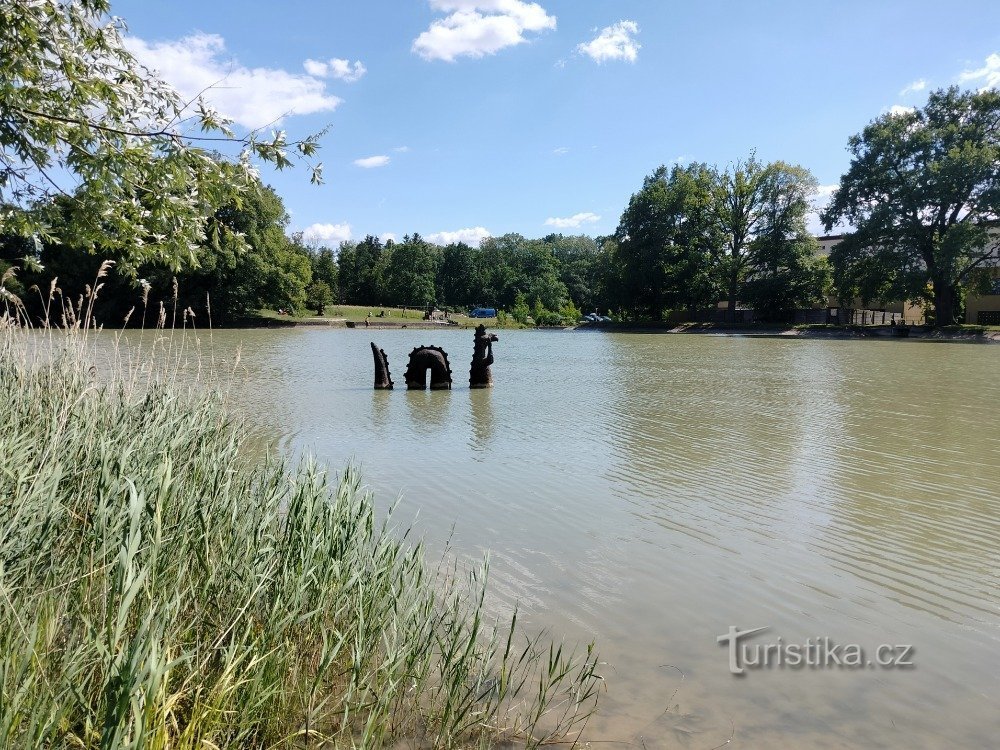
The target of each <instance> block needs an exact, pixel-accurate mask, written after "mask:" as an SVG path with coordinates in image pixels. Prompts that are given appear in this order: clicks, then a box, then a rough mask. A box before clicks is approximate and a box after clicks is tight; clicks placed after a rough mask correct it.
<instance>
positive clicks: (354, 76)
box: [302, 57, 368, 83]
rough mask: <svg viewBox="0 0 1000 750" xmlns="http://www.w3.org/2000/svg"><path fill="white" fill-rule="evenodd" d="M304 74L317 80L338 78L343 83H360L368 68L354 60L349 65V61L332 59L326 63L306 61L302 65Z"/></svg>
mask: <svg viewBox="0 0 1000 750" xmlns="http://www.w3.org/2000/svg"><path fill="white" fill-rule="evenodd" d="M302 67H304V68H305V69H306V73H308V74H309V75H311V76H316V77H317V78H338V79H340V80H341V81H344V82H345V83H354V82H356V81H360V80H361V77H362V76H363V75H364V74H365V73H367V72H368V68H366V67H365V66H364V64H363V63H362V62H361V61H360V60H355V61H354V64H353V65H352V64H351V61H350V60H341V59H340V58H337V57H334V58H332V59H330V60H328V61H327V62H321V61H319V60H306V61H305V62H304V63H302Z"/></svg>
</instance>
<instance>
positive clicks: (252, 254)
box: [23, 183, 312, 326]
mask: <svg viewBox="0 0 1000 750" xmlns="http://www.w3.org/2000/svg"><path fill="white" fill-rule="evenodd" d="M77 208H78V204H76V203H75V202H74V201H73V200H72V199H71V198H60V199H58V200H56V201H55V202H54V203H53V206H52V211H51V212H50V216H51V218H52V220H53V224H52V226H53V229H54V230H55V234H54V236H65V237H70V238H72V237H74V235H73V233H72V231H70V229H69V226H70V222H71V221H72V219H67V223H66V224H62V223H60V211H64V212H65V214H66V215H68V216H71V215H72V213H73V212H74V211H76V210H77ZM287 225H288V214H287V213H286V212H285V207H284V204H283V203H282V201H281V199H280V198H279V197H278V195H277V194H276V193H275V192H274V191H273V190H272V189H271V188H269V187H266V186H264V185H261V184H260V183H256V184H255V186H254V187H253V188H251V189H249V190H247V191H246V192H245V193H244V194H242V195H239V196H234V197H233V198H232V199H231V200H230V201H229V202H228V203H227V204H225V205H224V206H222V207H221V208H220V209H218V210H217V211H216V212H215V213H214V214H213V215H212V217H211V218H210V220H209V222H208V224H207V226H208V232H207V236H206V238H205V239H204V240H202V242H201V243H199V244H198V245H197V246H196V247H195V248H194V250H193V254H194V265H193V266H191V267H188V268H185V269H183V270H181V271H179V272H174V270H173V269H172V268H171V267H170V266H169V265H168V264H167V262H166V261H164V260H151V261H147V262H145V263H142V264H140V265H138V266H136V267H135V269H134V273H135V276H136V277H135V278H133V277H132V276H131V275H130V274H121V273H118V272H117V271H116V272H112V273H110V274H109V275H108V276H107V277H106V278H104V279H102V283H103V284H104V287H103V289H102V290H101V293H100V294H101V296H100V303H99V304H98V306H97V308H96V319H97V320H98V321H99V322H101V323H105V324H108V325H114V326H118V325H121V323H122V321H123V319H124V317H125V315H126V314H127V313H128V311H129V310H130V309H131V308H132V307H138V308H139V309H138V310H137V312H136V314H135V315H133V317H132V318H131V319H130V322H131V323H132V324H138V323H140V322H142V321H143V320H144V313H145V312H147V310H144V309H143V306H142V305H141V304H140V300H142V299H145V300H146V302H147V303H148V305H147V306H149V308H150V311H152V310H153V309H154V308H155V307H157V306H158V305H159V303H161V302H162V303H163V304H164V306H165V307H166V308H167V309H168V310H169V311H171V315H172V314H173V310H174V308H175V307H176V309H177V310H179V311H183V310H184V309H187V308H190V310H191V311H193V312H194V313H195V314H196V316H197V320H199V321H202V322H203V323H205V324H207V323H208V321H209V318H211V321H212V323H213V324H220V323H221V324H225V323H230V322H233V321H235V320H238V319H240V318H243V317H245V316H248V315H252V314H255V313H256V312H257V311H258V310H259V309H261V308H264V307H270V308H293V309H294V308H297V307H301V306H302V305H303V304H304V302H305V288H306V286H307V285H308V284H309V282H310V280H311V277H312V273H311V268H310V261H309V254H308V250H307V249H306V248H304V247H302V246H301V245H298V244H296V242H295V241H294V240H291V239H289V238H288V237H287V236H286V234H285V229H286V227H287ZM54 236H53V237H51V238H50V239H48V240H47V241H45V242H43V243H41V244H40V247H41V249H40V251H39V252H38V253H37V256H36V257H35V260H36V261H37V262H38V264H40V265H39V268H37V269H36V270H34V271H29V270H27V269H26V270H25V271H24V273H23V280H24V281H26V282H27V283H28V284H29V286H30V285H34V286H37V287H38V288H39V289H42V290H48V289H49V288H50V282H51V281H52V279H58V287H59V289H60V290H61V292H62V293H63V294H64V295H65V297H66V298H67V299H69V300H71V301H75V300H76V299H77V298H78V297H79V295H81V294H83V292H84V289H85V286H86V285H87V284H93V283H94V280H95V276H96V274H97V269H98V267H99V266H100V265H101V263H102V262H103V261H104V260H112V261H114V262H115V263H116V264H119V263H123V262H127V261H128V260H130V259H132V258H131V256H129V255H128V254H127V253H126V252H124V251H123V250H121V249H120V248H117V247H115V246H112V247H110V248H105V247H103V246H97V247H96V248H90V247H87V246H86V245H83V246H81V245H79V244H76V243H74V242H72V241H69V242H62V241H57V240H56V239H55V238H54ZM140 279H141V281H140ZM175 280H176V287H175ZM143 286H145V287H146V289H145V291H144V290H143ZM175 290H176V291H175ZM175 294H176V297H175ZM26 302H28V303H30V304H31V305H32V313H33V314H34V315H35V316H36V317H39V318H41V317H43V314H42V308H44V306H45V300H44V299H39V300H37V301H36V300H35V299H34V298H29V299H28V300H26ZM153 320H155V318H150V319H146V320H145V322H147V323H151V322H152V321H153Z"/></svg>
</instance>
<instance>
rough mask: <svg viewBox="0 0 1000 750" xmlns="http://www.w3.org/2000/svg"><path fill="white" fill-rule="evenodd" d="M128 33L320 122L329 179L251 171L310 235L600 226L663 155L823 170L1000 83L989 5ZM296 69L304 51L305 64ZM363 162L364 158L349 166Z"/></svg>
mask: <svg viewBox="0 0 1000 750" xmlns="http://www.w3.org/2000/svg"><path fill="white" fill-rule="evenodd" d="M113 11H114V12H115V13H116V14H118V15H121V16H123V17H124V18H125V19H126V20H127V22H128V24H129V28H130V37H131V42H130V44H132V45H133V48H134V49H135V50H136V51H137V53H139V54H140V57H142V59H143V60H144V61H146V62H148V63H149V64H151V65H152V66H154V67H156V68H157V69H159V70H160V71H161V73H162V74H163V76H164V77H165V78H166V79H167V80H168V81H170V82H171V83H173V84H174V85H175V86H177V87H178V88H179V89H180V90H181V91H182V93H192V89H194V90H197V89H198V88H201V87H202V86H203V85H206V84H205V82H206V81H207V82H209V83H216V82H217V81H220V80H221V83H220V84H219V87H218V88H216V89H213V90H212V91H210V93H209V98H210V99H212V100H214V103H215V105H216V106H217V108H218V109H220V110H221V111H222V112H223V113H225V114H228V115H230V116H233V117H235V119H236V120H237V121H238V122H239V123H242V124H243V125H247V126H249V125H263V124H266V123H268V122H270V121H271V120H272V119H274V117H277V116H279V115H281V114H283V113H285V112H288V111H289V110H292V111H294V112H295V114H292V115H289V116H286V117H284V119H283V120H282V121H281V124H280V127H281V128H283V129H285V130H287V131H288V133H289V135H290V136H301V135H305V134H308V133H311V132H315V131H317V130H320V129H321V128H323V127H324V126H326V125H331V126H332V127H331V130H330V132H329V134H328V135H327V136H326V137H325V138H324V140H323V142H322V143H323V148H322V152H321V160H322V161H323V163H324V170H325V178H326V184H325V185H323V186H321V187H314V186H310V185H309V184H308V175H307V174H306V173H305V172H304V171H292V172H286V173H281V174H275V173H273V172H269V171H265V172H264V175H263V176H264V179H265V181H267V182H268V183H270V184H272V185H273V186H274V187H275V188H276V189H277V190H278V192H279V193H280V194H281V195H282V196H283V198H284V199H285V203H286V206H287V207H288V209H289V211H290V213H291V215H292V228H293V229H299V230H308V231H309V236H310V237H311V238H313V239H314V240H315V241H317V242H319V241H326V242H331V243H335V242H336V241H338V240H340V239H345V238H347V237H348V236H350V237H353V238H354V239H359V238H361V237H363V236H364V235H365V234H377V235H385V234H387V233H388V234H393V235H396V236H402V235H403V234H405V233H408V232H420V233H421V234H423V235H425V236H429V237H431V238H433V239H436V240H438V241H442V242H444V241H447V240H449V239H452V238H456V237H460V238H464V239H467V240H473V241H474V240H475V239H476V238H477V237H479V236H481V235H482V234H483V230H486V231H488V232H490V233H492V234H502V233H505V232H520V233H521V234H524V235H526V236H529V237H537V236H542V235H544V234H547V233H549V232H552V231H562V232H564V233H587V234H592V235H597V234H607V233H610V232H612V231H613V230H614V228H615V226H616V224H617V221H618V217H619V215H620V214H621V211H622V209H623V208H624V206H625V204H626V202H627V200H628V198H629V196H630V195H631V194H632V193H633V192H634V191H635V190H636V189H638V187H639V186H640V185H641V182H642V179H643V177H644V176H645V175H646V174H648V173H649V172H651V171H652V170H653V169H655V168H656V167H657V166H658V165H659V164H661V163H667V164H669V163H671V162H674V161H678V160H679V161H690V160H697V161H706V162H709V163H712V164H719V165H725V164H726V163H727V162H730V161H732V160H733V159H737V158H740V157H745V156H746V155H747V154H748V153H749V152H750V150H751V149H756V150H757V153H758V155H759V156H760V157H761V158H762V159H765V160H771V159H784V160H786V161H790V162H795V163H799V164H802V165H803V166H805V167H807V168H809V169H810V170H811V171H812V172H813V174H814V175H815V176H816V178H817V179H818V180H819V183H820V185H823V186H829V185H832V184H834V183H836V182H837V180H838V178H839V176H840V174H841V173H842V172H843V171H844V169H845V168H846V166H847V163H848V155H847V152H846V145H847V139H848V137H849V136H850V135H852V134H853V133H856V132H858V131H859V130H860V129H861V128H862V127H863V126H864V125H865V124H866V123H867V122H868V121H869V120H870V119H872V118H874V117H876V116H878V115H879V114H880V113H881V112H884V111H886V110H888V109H889V108H891V107H893V106H914V105H918V106H919V105H920V104H921V103H922V102H923V101H924V100H925V99H926V95H927V92H928V91H929V90H931V89H933V88H937V87H941V86H947V85H950V84H953V83H960V84H961V85H963V86H965V87H970V88H981V87H984V86H997V85H1000V3H998V2H996V0H992V1H986V0H980V1H977V2H973V1H971V0H965V1H963V0H953V2H950V3H948V4H944V3H941V2H940V0H937V1H935V2H929V1H925V0H867V1H864V2H862V1H854V0H838V1H837V2H810V1H808V0H799V1H798V2H792V1H791V0H772V1H770V2H768V1H767V0H760V1H759V2H735V1H730V2H723V1H722V0H700V1H699V2H670V1H669V0H539V2H537V3H530V2H526V1H525V0H365V1H364V2H352V1H349V0H325V1H319V0H314V1H313V2H305V1H304V0H286V2H284V3H280V4H278V3H274V2H266V3H265V2H258V1H257V0H242V1H241V2H230V1H229V0H207V1H206V0H202V1H201V2H193V1H192V0H172V1H171V2H157V3H151V2H149V1H148V0H117V1H116V2H114V4H113ZM307 61H311V62H307ZM364 160H367V161H364Z"/></svg>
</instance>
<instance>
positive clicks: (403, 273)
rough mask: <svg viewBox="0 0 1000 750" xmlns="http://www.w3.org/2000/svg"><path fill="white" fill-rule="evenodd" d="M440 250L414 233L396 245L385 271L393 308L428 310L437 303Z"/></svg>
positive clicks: (388, 296)
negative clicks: (436, 284) (427, 307)
mask: <svg viewBox="0 0 1000 750" xmlns="http://www.w3.org/2000/svg"><path fill="white" fill-rule="evenodd" d="M439 254H440V250H439V249H438V248H436V247H435V246H434V245H431V244H430V243H429V242H425V241H424V239H423V238H422V237H421V236H420V235H419V234H416V233H414V234H413V235H412V236H411V235H406V236H405V237H403V241H402V242H398V243H393V245H392V246H391V248H390V249H389V252H388V255H389V258H388V262H387V264H386V271H385V289H386V295H387V299H388V302H389V304H392V305H397V306H399V307H426V306H427V305H431V304H433V303H434V301H435V295H436V288H435V279H436V277H437V269H438V265H439V262H440V261H439Z"/></svg>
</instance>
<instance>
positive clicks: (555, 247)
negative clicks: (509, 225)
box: [542, 234, 603, 310]
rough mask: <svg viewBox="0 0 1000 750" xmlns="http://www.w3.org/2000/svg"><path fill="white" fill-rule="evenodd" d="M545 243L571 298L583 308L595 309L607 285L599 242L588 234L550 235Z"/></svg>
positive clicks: (545, 238) (543, 240) (545, 239)
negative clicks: (599, 256)
mask: <svg viewBox="0 0 1000 750" xmlns="http://www.w3.org/2000/svg"><path fill="white" fill-rule="evenodd" d="M542 242H543V243H545V245H546V246H547V247H548V248H549V250H550V251H551V252H552V255H553V257H554V258H555V261H556V267H557V270H558V273H559V280H560V281H561V282H562V283H563V285H564V286H565V287H566V293H567V295H568V296H569V299H570V300H572V302H573V303H574V304H575V305H576V306H577V307H579V308H581V309H584V310H587V309H593V307H594V306H595V305H596V304H597V298H598V295H599V294H600V292H601V290H602V288H603V284H602V283H601V278H600V273H601V269H600V266H599V264H598V254H599V252H600V249H599V247H598V244H597V242H596V241H595V240H594V239H593V238H592V237H587V236H586V235H577V236H570V237H566V236H563V235H561V234H550V235H548V236H546V237H543V238H542Z"/></svg>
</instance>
